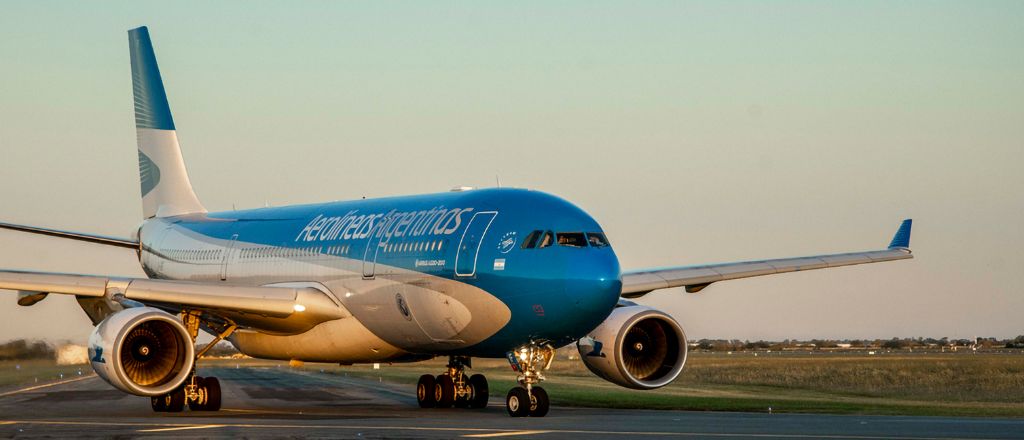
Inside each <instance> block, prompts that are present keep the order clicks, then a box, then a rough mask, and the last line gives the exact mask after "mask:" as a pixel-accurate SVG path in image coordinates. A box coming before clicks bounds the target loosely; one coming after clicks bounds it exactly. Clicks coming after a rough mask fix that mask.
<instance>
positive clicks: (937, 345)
mask: <svg viewBox="0 0 1024 440" xmlns="http://www.w3.org/2000/svg"><path fill="white" fill-rule="evenodd" d="M690 344H691V345H690V347H691V348H696V349H698V350H704V351H767V350H776V351H781V350H807V351H811V350H847V349H848V350H865V349H884V350H903V349H910V350H914V349H935V350H944V349H961V348H972V349H994V348H1011V349H1024V335H1021V336H1017V337H1016V338H1013V339H999V338H976V339H950V338H939V339H936V338H922V337H918V338H891V339H841V340H840V339H809V340H796V339H786V340H784V341H746V340H738V339H700V340H697V341H690Z"/></svg>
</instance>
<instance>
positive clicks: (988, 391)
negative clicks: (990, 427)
mask: <svg viewBox="0 0 1024 440" xmlns="http://www.w3.org/2000/svg"><path fill="white" fill-rule="evenodd" d="M236 364H241V365H243V366H257V367H258V366H275V367H278V366H282V364H283V365H287V363H284V362H277V361H260V360H252V359H247V360H240V361H236V360H207V359H204V360H203V361H201V364H200V365H201V367H202V366H203V365H208V366H212V365H231V366H234V365H236ZM444 364H445V360H444V359H435V360H431V361H427V362H421V363H417V364H393V365H388V364H382V365H381V366H380V369H379V370H374V369H373V368H372V366H369V365H356V366H338V365H333V364H305V365H303V366H301V367H297V368H298V369H300V370H303V371H305V372H310V373H314V374H321V370H322V371H323V374H338V375H351V376H356V377H365V378H372V379H378V378H379V379H380V380H382V381H385V382H390V383H396V384H404V385H408V386H409V389H410V391H411V390H412V387H413V385H414V384H415V383H416V380H417V379H418V378H419V376H420V375H421V374H425V373H426V374H435V375H436V374H438V373H441V372H442V371H444ZM14 365H15V363H14V362H0V372H2V374H0V387H5V388H9V387H10V386H12V385H15V384H31V383H35V382H34V380H35V378H38V379H39V381H40V383H42V382H43V381H49V380H55V379H56V378H57V376H58V374H60V373H64V375H65V377H67V376H69V375H74V374H77V370H78V369H79V368H82V369H83V372H85V373H89V371H88V369H89V367H88V366H84V365H83V366H81V367H58V366H55V365H53V363H52V362H46V361H28V362H22V363H20V365H21V368H20V369H15V368H14ZM471 372H473V373H483V374H485V375H487V378H488V380H489V382H490V388H491V394H492V395H494V396H503V395H504V394H505V392H507V391H508V389H510V388H511V387H513V386H514V385H515V374H514V373H513V372H512V371H511V369H510V368H509V366H508V363H507V362H506V361H504V360H493V359H474V368H473V369H472V370H471ZM546 375H547V377H548V381H546V382H544V384H543V386H544V388H545V389H547V390H548V393H549V394H550V395H551V399H552V402H553V403H554V404H555V405H563V406H590V407H611V408H647V409H682V410H696V411H752V412H767V411H769V408H771V411H773V412H808V413H833V414H888V415H947V416H1003V417H1024V354H1021V353H1012V354H1005V353H1004V354H996V353H978V354H971V353H956V354H952V353H906V352H901V353H882V354H879V355H875V356H869V355H867V354H866V353H852V354H842V353H834V354H822V353H818V352H816V353H812V354H807V353H785V354H778V353H772V354H765V353H759V354H758V355H757V356H754V354H752V353H737V354H733V355H728V354H724V353H721V354H719V353H692V354H691V355H690V358H689V360H688V361H687V367H686V369H684V370H683V373H682V375H681V376H680V377H679V379H677V380H676V381H675V382H674V383H672V384H671V385H669V386H666V387H664V388H661V389H658V390H652V391H635V390H629V389H625V388H622V387H619V386H617V385H614V384H611V383H608V382H605V381H604V380H601V379H598V378H597V377H595V376H594V375H593V374H591V373H590V372H589V371H588V370H587V369H586V367H584V366H583V364H582V363H580V361H578V360H565V359H559V360H557V361H555V363H554V364H553V366H552V368H551V370H549V371H548V372H547V373H546Z"/></svg>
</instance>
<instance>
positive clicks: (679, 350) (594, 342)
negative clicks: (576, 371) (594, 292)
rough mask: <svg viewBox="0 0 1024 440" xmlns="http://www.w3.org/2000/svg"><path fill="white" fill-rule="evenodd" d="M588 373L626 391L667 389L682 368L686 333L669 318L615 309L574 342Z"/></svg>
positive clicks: (634, 307)
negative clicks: (664, 387)
mask: <svg viewBox="0 0 1024 440" xmlns="http://www.w3.org/2000/svg"><path fill="white" fill-rule="evenodd" d="M576 348H577V349H578V350H579V352H580V358H581V359H583V363H584V365H586V366H587V368H589V369H590V371H591V372H593V373H594V374H596V375H598V376H600V377H601V378H603V379H605V380H607V381H609V382H612V383H615V384H618V385H622V386H624V387H627V388H634V389H639V390H649V389H654V388H660V387H663V386H665V385H668V384H669V383H671V382H672V381H673V380H675V379H676V377H678V376H679V373H681V372H682V371H683V366H684V365H685V364H686V354H687V346H686V333H684V332H683V329H682V327H680V326H679V324H678V323H677V322H676V321H675V320H674V319H672V317H671V316H669V315H667V314H665V313H664V312H661V311H659V310H655V309H652V308H650V307H647V306H640V305H630V306H624V307H617V308H615V310H613V311H612V313H611V315H609V316H608V318H607V319H605V321H604V322H602V323H601V325H599V326H597V328H596V329H594V331H592V332H590V335H589V336H587V337H585V338H582V339H580V340H579V341H577V342H576Z"/></svg>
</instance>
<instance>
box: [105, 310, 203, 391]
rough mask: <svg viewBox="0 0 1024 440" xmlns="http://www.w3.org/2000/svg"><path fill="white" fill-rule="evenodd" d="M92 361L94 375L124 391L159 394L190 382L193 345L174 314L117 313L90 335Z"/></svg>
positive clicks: (193, 356)
mask: <svg viewBox="0 0 1024 440" xmlns="http://www.w3.org/2000/svg"><path fill="white" fill-rule="evenodd" d="M89 360H90V362H91V364H92V368H93V370H96V374H98V375H99V376H100V377H102V378H103V380H105V381H107V383H109V384H111V385H113V386H114V387H115V388H117V389H120V390H122V391H124V392H127V393H131V394H135V395H138V396H158V395H162V394H166V393H169V392H170V391H172V390H174V389H176V388H178V387H179V386H180V385H181V384H182V383H184V382H185V380H187V379H188V376H189V374H190V373H191V372H192V366H193V363H194V362H195V346H194V345H193V344H192V337H191V336H190V335H189V332H188V330H187V329H185V326H184V325H182V323H181V321H179V320H178V319H177V318H176V317H175V316H174V315H171V314H169V313H167V312H164V311H162V310H159V309H154V308H152V307H138V308H131V309H126V310H123V311H120V312H117V313H115V314H113V315H110V316H109V317H107V319H104V320H103V322H101V323H100V324H99V325H97V326H96V328H95V329H94V330H93V332H92V335H91V336H89Z"/></svg>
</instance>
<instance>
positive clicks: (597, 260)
mask: <svg viewBox="0 0 1024 440" xmlns="http://www.w3.org/2000/svg"><path fill="white" fill-rule="evenodd" d="M569 267H570V271H569V272H570V273H571V277H570V278H569V279H567V280H566V286H565V292H566V295H567V296H568V297H569V300H570V301H572V302H573V305H574V306H575V307H576V309H577V311H578V313H581V314H583V315H585V316H587V317H590V318H592V319H591V320H597V321H596V322H594V324H593V325H594V326H597V324H600V323H601V321H603V320H604V318H606V317H607V316H608V314H609V313H611V310H612V308H613V307H615V303H616V302H618V300H619V294H620V293H621V292H622V281H621V280H620V279H619V260H618V258H616V256H615V254H614V253H612V252H611V251H610V250H598V251H595V252H594V253H593V254H592V255H588V256H586V258H580V259H576V260H575V261H570V262H569Z"/></svg>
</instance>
